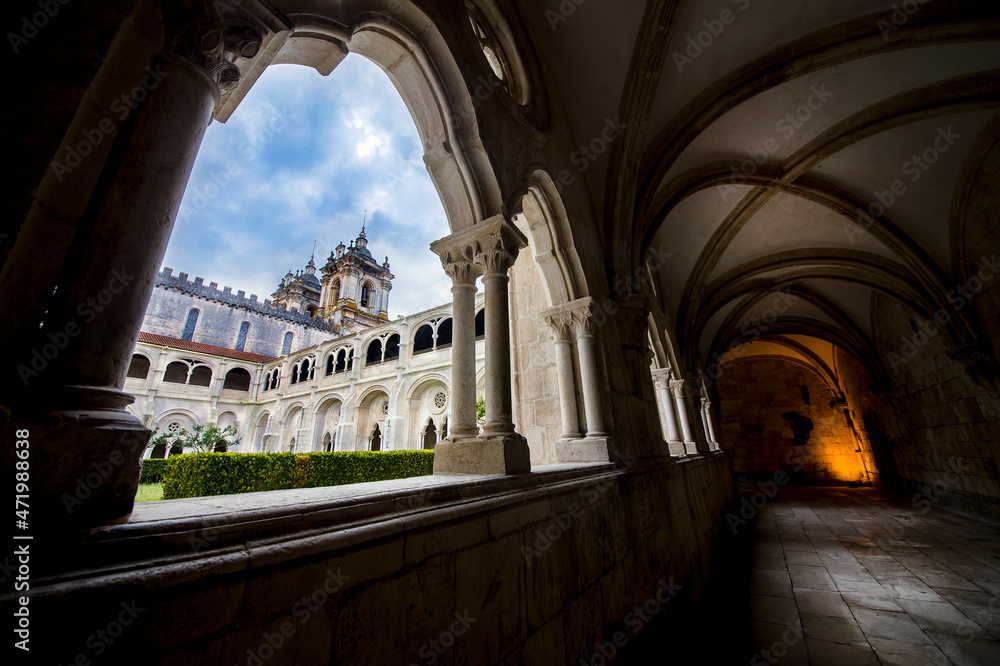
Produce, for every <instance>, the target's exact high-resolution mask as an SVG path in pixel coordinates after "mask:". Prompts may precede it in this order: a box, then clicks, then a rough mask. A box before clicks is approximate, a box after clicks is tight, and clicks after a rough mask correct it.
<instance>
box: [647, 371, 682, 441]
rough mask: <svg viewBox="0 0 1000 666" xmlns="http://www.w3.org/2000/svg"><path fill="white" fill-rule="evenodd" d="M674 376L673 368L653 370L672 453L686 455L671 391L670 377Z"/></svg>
mask: <svg viewBox="0 0 1000 666" xmlns="http://www.w3.org/2000/svg"><path fill="white" fill-rule="evenodd" d="M671 377H673V370H672V369H670V368H664V369H662V370H654V371H653V383H654V384H655V386H656V392H657V395H658V396H659V399H660V404H661V405H662V406H663V417H664V420H665V421H666V427H667V432H666V433H665V434H666V439H667V444H668V446H669V448H670V455H684V442H683V441H682V440H681V433H680V429H679V428H678V426H677V411H676V409H675V407H674V400H673V395H672V394H671V392H670V379H671Z"/></svg>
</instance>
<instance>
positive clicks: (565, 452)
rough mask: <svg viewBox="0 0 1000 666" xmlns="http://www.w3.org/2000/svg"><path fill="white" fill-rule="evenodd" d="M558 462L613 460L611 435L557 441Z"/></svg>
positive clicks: (603, 461)
mask: <svg viewBox="0 0 1000 666" xmlns="http://www.w3.org/2000/svg"><path fill="white" fill-rule="evenodd" d="M556 462H560V463H606V462H612V457H611V438H610V437H580V438H576V439H569V438H564V439H560V440H558V441H557V442H556Z"/></svg>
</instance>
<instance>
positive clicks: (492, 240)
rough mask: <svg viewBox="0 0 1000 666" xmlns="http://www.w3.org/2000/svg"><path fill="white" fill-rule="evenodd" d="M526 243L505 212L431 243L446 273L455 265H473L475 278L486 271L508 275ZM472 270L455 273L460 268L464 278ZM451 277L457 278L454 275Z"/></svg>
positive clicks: (491, 273) (462, 269) (525, 239)
mask: <svg viewBox="0 0 1000 666" xmlns="http://www.w3.org/2000/svg"><path fill="white" fill-rule="evenodd" d="M527 245H528V239H527V238H525V237H524V234H522V233H521V232H520V231H519V230H518V229H517V227H515V226H514V225H513V224H511V223H510V222H508V221H507V219H506V218H504V217H503V216H502V215H497V216H494V217H491V218H490V219H488V220H484V221H483V222H480V223H479V224H474V225H472V226H471V227H466V228H465V229H462V230H461V231H456V232H455V233H453V234H452V235H450V236H446V237H445V238H442V239H441V240H437V241H434V242H433V243H431V251H432V252H434V253H435V254H436V255H438V256H439V257H441V264H442V265H443V266H444V267H445V272H448V271H449V266H451V265H452V264H459V263H464V264H474V265H475V268H474V269H472V270H473V271H474V272H475V277H478V276H480V275H483V274H484V273H485V274H486V275H497V274H502V275H506V274H507V271H508V270H509V269H510V267H511V266H513V265H514V261H515V260H516V259H517V254H518V252H520V251H521V249H523V248H524V247H527ZM469 270H470V269H467V268H461V269H458V270H457V271H456V274H458V272H459V271H460V272H461V276H462V277H463V278H465V277H467V276H468V274H469ZM448 274H449V275H452V273H448ZM452 279H453V280H454V279H456V278H455V277H454V276H452ZM473 279H475V278H473ZM456 284H458V282H456Z"/></svg>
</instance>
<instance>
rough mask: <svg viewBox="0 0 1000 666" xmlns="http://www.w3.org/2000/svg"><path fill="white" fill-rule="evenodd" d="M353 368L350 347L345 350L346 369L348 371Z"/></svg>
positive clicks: (351, 349) (352, 349) (352, 354)
mask: <svg viewBox="0 0 1000 666" xmlns="http://www.w3.org/2000/svg"><path fill="white" fill-rule="evenodd" d="M353 367H354V348H353V347H351V348H350V349H348V350H347V369H348V370H350V369H351V368H353Z"/></svg>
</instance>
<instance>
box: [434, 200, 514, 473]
mask: <svg viewBox="0 0 1000 666" xmlns="http://www.w3.org/2000/svg"><path fill="white" fill-rule="evenodd" d="M527 244H528V241H527V238H525V237H524V235H523V234H522V233H521V232H520V231H519V230H518V229H517V227H515V226H514V225H513V224H511V223H510V222H508V221H507V220H506V219H505V218H504V217H503V216H502V215H498V216H495V217H492V218H490V219H488V220H485V221H483V222H481V223H479V224H476V225H473V226H471V227H467V228H466V229H463V230H462V231H459V232H456V233H454V234H452V235H451V236H448V237H447V238H443V239H441V240H438V241H435V242H434V243H432V244H431V251H433V252H434V253H435V254H437V255H438V256H439V257H441V263H442V265H443V266H444V268H445V271H446V272H448V273H449V275H452V280H453V281H455V287H456V288H454V289H453V290H452V293H453V294H454V310H453V312H452V317H453V320H454V326H453V331H454V338H453V343H452V396H453V398H452V411H451V414H452V418H451V420H450V421H449V425H448V437H447V439H446V440H445V441H443V442H441V443H440V444H439V445H438V446H437V447H436V448H435V454H434V473H435V474H519V473H524V472H528V471H530V470H531V456H530V452H529V451H528V443H527V441H526V440H525V439H524V438H523V437H521V436H520V435H518V434H517V433H516V432H515V429H514V422H513V416H512V402H511V374H510V315H509V305H508V293H507V292H508V289H507V284H508V281H509V278H508V277H507V272H508V270H510V267H511V266H513V264H514V261H515V260H516V259H517V254H518V252H520V250H521V249H522V248H524V247H526V246H527ZM459 271H460V272H461V274H460V275H459ZM478 274H482V275H483V284H484V288H485V292H486V426H485V427H484V429H483V434H482V436H480V437H475V436H474V435H475V434H476V433H477V432H478V428H477V427H476V407H475V404H476V403H475V400H476V379H475V315H476V311H475V293H476V292H475V278H476V275H478ZM456 275H459V277H460V278H461V279H460V280H456V277H455V276H456ZM460 284H461V288H458V287H459V286H460ZM456 368H457V369H456Z"/></svg>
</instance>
